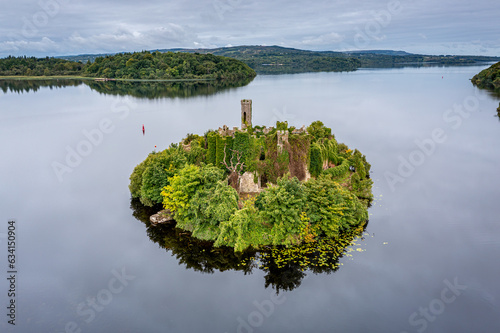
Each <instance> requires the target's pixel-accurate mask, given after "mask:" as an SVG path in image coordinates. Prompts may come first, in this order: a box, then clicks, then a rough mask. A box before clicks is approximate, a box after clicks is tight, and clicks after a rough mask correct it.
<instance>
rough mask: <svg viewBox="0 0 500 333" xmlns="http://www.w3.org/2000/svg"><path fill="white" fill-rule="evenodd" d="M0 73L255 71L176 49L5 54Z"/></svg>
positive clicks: (157, 75) (114, 75)
mask: <svg viewBox="0 0 500 333" xmlns="http://www.w3.org/2000/svg"><path fill="white" fill-rule="evenodd" d="M0 75H2V76H21V75H23V76H55V75H63V76H64V75H73V76H86V77H98V78H110V79H149V80H151V79H154V80H158V79H217V80H231V81H235V80H244V79H248V78H253V77H255V75H256V73H255V71H254V70H253V69H251V68H250V67H248V65H246V64H244V63H243V62H241V61H238V60H236V59H232V58H226V57H222V56H215V55H213V54H197V53H195V54H192V53H179V52H175V53H174V52H167V53H161V52H158V51H156V52H153V53H151V52H148V51H143V52H135V53H118V54H116V55H113V56H109V55H108V56H104V57H97V58H95V60H94V61H93V62H91V61H89V62H86V63H85V64H83V63H82V62H74V61H68V60H64V59H59V58H49V57H47V58H40V59H37V58H34V57H31V58H27V57H7V58H4V59H0Z"/></svg>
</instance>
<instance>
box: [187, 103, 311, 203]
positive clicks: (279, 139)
mask: <svg viewBox="0 0 500 333" xmlns="http://www.w3.org/2000/svg"><path fill="white" fill-rule="evenodd" d="M282 124H286V122H285V123H282ZM286 127H288V125H287V124H286ZM216 132H217V134H218V137H220V138H221V139H222V140H230V141H232V140H235V137H236V136H237V133H250V135H251V137H253V138H258V137H262V136H263V135H268V134H270V133H273V132H276V149H275V150H274V149H270V148H269V147H268V150H270V151H261V156H260V161H259V162H264V161H265V160H266V159H270V164H271V165H273V166H274V167H275V168H277V165H278V163H279V162H277V159H278V156H279V155H281V154H282V153H288V159H289V165H287V166H285V169H286V170H288V172H290V175H291V176H292V177H297V178H298V179H299V180H301V181H306V180H308V179H309V178H311V175H310V173H309V171H308V167H307V150H308V149H309V141H308V139H304V140H305V141H306V142H307V147H302V150H301V149H299V147H297V144H296V143H295V142H296V141H294V142H293V143H292V144H291V138H292V137H293V138H297V137H299V135H301V134H303V135H307V134H308V133H307V130H306V128H305V126H302V127H301V128H297V129H296V128H292V129H288V128H287V129H285V130H284V129H279V130H278V129H275V127H267V126H255V127H254V126H253V125H252V100H251V99H243V100H241V127H240V128H238V127H233V128H229V127H228V126H226V125H223V126H222V127H219V129H218V131H216ZM301 137H302V138H306V137H305V136H301ZM222 140H220V139H219V140H218V141H217V143H216V151H221V150H223V149H224V148H225V143H224V148H223V147H221V145H222ZM304 140H303V141H302V142H304ZM219 142H221V144H219ZM224 142H225V141H224ZM212 145H213V144H212ZM209 146H210V143H209ZM184 148H185V149H189V148H190V147H184ZM306 148H307V150H306ZM209 149H210V147H209ZM273 163H274V164H273ZM215 164H218V163H215ZM226 166H227V165H226ZM282 167H283V166H282ZM233 173H234V172H233ZM229 179H230V184H231V186H233V187H235V189H237V190H238V192H239V193H259V192H260V191H262V189H263V188H265V187H267V183H268V181H267V179H266V177H265V175H261V174H259V172H258V171H253V172H248V171H247V172H244V173H243V174H231V175H230V177H229ZM231 179H233V180H234V179H236V180H235V181H231Z"/></svg>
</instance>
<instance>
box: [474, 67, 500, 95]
mask: <svg viewBox="0 0 500 333" xmlns="http://www.w3.org/2000/svg"><path fill="white" fill-rule="evenodd" d="M471 81H472V83H473V84H475V85H476V86H478V87H479V88H484V89H490V90H494V91H497V92H500V62H497V63H496V64H494V65H492V66H490V67H488V68H486V69H485V70H482V71H481V72H479V73H478V74H476V75H474V77H473V78H472V79H471Z"/></svg>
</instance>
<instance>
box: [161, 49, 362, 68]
mask: <svg viewBox="0 0 500 333" xmlns="http://www.w3.org/2000/svg"><path fill="white" fill-rule="evenodd" d="M160 51H163V52H165V51H168V50H160ZM173 51H181V52H198V53H212V54H215V55H220V56H224V57H231V58H235V59H238V60H241V61H243V62H244V63H246V64H247V65H248V66H250V67H251V68H253V69H254V70H255V71H256V72H257V73H259V74H286V73H305V72H344V71H353V70H356V69H357V68H359V67H361V62H360V61H359V60H358V59H355V58H354V57H351V56H348V55H345V54H343V53H341V52H317V51H307V50H299V49H293V48H286V47H280V46H235V47H221V48H216V49H173Z"/></svg>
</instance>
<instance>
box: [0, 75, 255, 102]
mask: <svg viewBox="0 0 500 333" xmlns="http://www.w3.org/2000/svg"><path fill="white" fill-rule="evenodd" d="M252 80H253V78H251V79H246V80H241V81H169V82H166V81H142V82H138V81H95V80H78V79H48V80H44V79H40V80H15V79H12V80H11V79H9V80H0V89H1V90H2V91H3V92H4V93H7V92H9V91H10V92H17V93H25V92H26V93H27V92H31V91H33V92H36V91H38V90H40V88H42V87H49V88H50V89H52V88H62V87H69V86H79V85H81V84H86V85H88V86H89V87H90V89H92V90H95V91H97V92H99V93H101V94H107V95H118V96H133V97H136V98H145V99H158V98H175V97H180V98H187V97H194V96H208V95H213V94H216V93H218V92H221V91H227V90H230V89H234V88H239V87H242V86H245V85H247V84H249V83H250V82H251V81H252Z"/></svg>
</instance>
